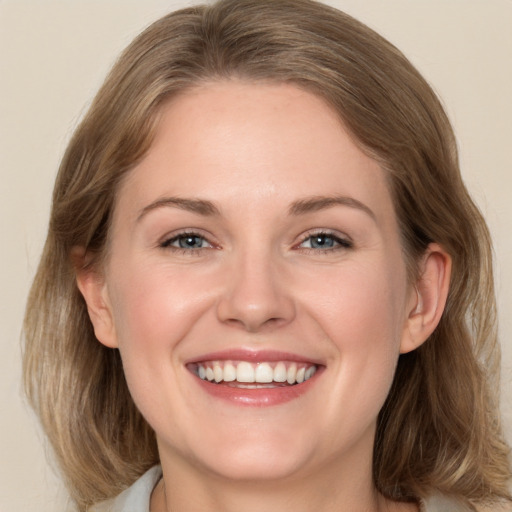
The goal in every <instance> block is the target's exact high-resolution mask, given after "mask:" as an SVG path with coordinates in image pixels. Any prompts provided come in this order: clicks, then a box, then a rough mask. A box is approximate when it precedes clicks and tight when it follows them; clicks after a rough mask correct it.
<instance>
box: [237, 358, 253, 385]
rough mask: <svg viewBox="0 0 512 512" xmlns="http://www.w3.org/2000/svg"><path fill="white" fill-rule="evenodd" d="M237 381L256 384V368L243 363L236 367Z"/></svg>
mask: <svg viewBox="0 0 512 512" xmlns="http://www.w3.org/2000/svg"><path fill="white" fill-rule="evenodd" d="M236 380H237V381H238V382H254V368H253V367H252V364H251V363H248V362H246V361H242V362H240V363H238V366H237V367H236Z"/></svg>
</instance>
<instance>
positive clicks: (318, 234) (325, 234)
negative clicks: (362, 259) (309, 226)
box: [295, 230, 354, 254]
mask: <svg viewBox="0 0 512 512" xmlns="http://www.w3.org/2000/svg"><path fill="white" fill-rule="evenodd" d="M314 238H316V239H319V238H330V239H332V240H333V242H334V244H335V245H333V246H332V247H327V248H320V247H318V248H313V247H302V248H301V247H300V246H301V245H302V244H304V243H305V242H307V241H308V240H313V239H314ZM295 247H297V248H299V249H301V250H302V251H306V252H308V253H309V252H311V253H314V254H318V253H320V254H326V253H332V252H335V251H340V250H347V249H352V248H353V247H354V244H353V243H352V241H351V240H349V239H348V238H342V237H341V236H338V235H336V234H334V233H333V232H331V231H327V230H319V231H310V232H309V233H307V234H306V235H305V236H304V238H303V239H302V240H301V241H300V243H299V244H297V245H296V246H295Z"/></svg>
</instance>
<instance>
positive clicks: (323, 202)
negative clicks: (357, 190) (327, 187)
mask: <svg viewBox="0 0 512 512" xmlns="http://www.w3.org/2000/svg"><path fill="white" fill-rule="evenodd" d="M340 205H341V206H349V207H350V208H355V209H357V210H361V211H363V212H364V213H366V214H368V215H369V216H370V217H371V218H372V219H373V220H374V221H376V220H377V217H376V216H375V213H373V211H372V210H371V209H370V208H369V207H368V206H366V205H365V204H364V203H362V202H361V201H358V200H357V199H354V198H353V197H348V196H312V197H306V198H304V199H299V200H298V201H295V202H294V203H292V204H291V206H290V209H289V213H290V215H304V214H306V213H311V212H317V211H319V210H325V209H327V208H332V207H334V206H340Z"/></svg>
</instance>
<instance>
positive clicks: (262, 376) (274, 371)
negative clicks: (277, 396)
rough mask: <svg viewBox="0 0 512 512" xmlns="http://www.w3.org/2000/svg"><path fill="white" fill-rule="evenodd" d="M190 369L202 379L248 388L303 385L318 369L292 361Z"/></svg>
mask: <svg viewBox="0 0 512 512" xmlns="http://www.w3.org/2000/svg"><path fill="white" fill-rule="evenodd" d="M187 367H188V369H189V370H190V371H191V372H192V373H194V374H195V375H196V376H197V377H199V378H200V379H202V380H205V381H208V382H212V383H216V384H225V385H228V386H232V387H243V388H249V389H250V388H254V389H257V388H261V387H283V386H294V385H297V384H302V383H303V382H305V381H307V380H309V379H310V378H312V377H313V376H314V375H315V374H316V373H317V371H318V370H319V367H318V365H316V364H313V363H298V362H292V361H277V362H274V361H273V362H257V363H252V362H249V361H202V362H198V363H192V364H189V365H187Z"/></svg>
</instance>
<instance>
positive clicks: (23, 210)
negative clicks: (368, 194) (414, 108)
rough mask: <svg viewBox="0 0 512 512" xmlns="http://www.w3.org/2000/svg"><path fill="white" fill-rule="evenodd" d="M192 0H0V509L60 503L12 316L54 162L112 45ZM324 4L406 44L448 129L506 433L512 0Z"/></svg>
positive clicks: (36, 240)
mask: <svg viewBox="0 0 512 512" xmlns="http://www.w3.org/2000/svg"><path fill="white" fill-rule="evenodd" d="M190 3H192V2H185V1H183V0H181V1H174V2H171V1H163V0H145V1H142V0H138V1H134V0H122V1H121V0H115V1H114V0H110V1H109V0H103V1H101V0H87V1H72V0H67V1H64V0H61V1H57V0H44V1H43V0H40V1H37V0H32V1H23V0H0V172H1V187H0V194H1V196H0V222H1V231H0V233H1V242H2V250H1V253H0V263H1V264H0V278H1V282H0V290H1V297H0V300H1V302H0V315H1V318H0V329H1V331H0V365H1V367H0V411H1V412H0V434H1V435H0V461H1V462H0V512H14V511H16V512H19V511H21V512H23V511H35V510H37V511H39V512H50V511H52V512H53V511H58V510H67V509H68V507H67V505H66V497H65V492H64V490H63V489H62V486H61V485H60V484H59V481H58V478H57V477H56V476H55V474H54V473H53V471H52V469H51V465H49V464H48V463H47V462H46V460H45V449H44V448H43V446H44V442H43V439H42V435H41V434H40V432H39V430H38V427H37V423H36V421H35V419H34V418H33V416H32V415H31V413H30V412H29V411H28V409H27V407H26V405H25V404H24V402H23V400H22V398H21V394H20V344H19V336H20V325H21V320H22V315H23V309H24V301H25V298H26V295H27V291H28V287H29V283H30V281H31V278H32V276H33V274H34V271H35V267H36V265H37V261H38V257H39V254H40V251H41V248H42V244H43V240H44V234H45V230H46V224H47V218H48V212H49V204H50V194H51V189H52V183H53V179H54V176H55V173H56V169H57V166H58V162H59V159H60V157H61V155H62V152H63V150H64V147H65V145H66V142H67V140H68V139H69V137H70V134H71V132H72V130H73V128H74V127H75V126H76V124H77V122H78V120H79V118H80V115H81V113H82V112H84V110H85V108H86V107H87V105H88V103H89V102H90V100H91V98H92V96H93V94H94V92H95V91H96V89H97V88H98V86H99V85H100V83H101V81H102V79H103V77H104V75H105V74H106V72H107V70H108V69H109V67H110V65H111V64H112V62H113V61H114V59H115V57H116V55H117V54H118V53H119V51H120V50H121V49H122V48H123V47H124V46H125V45H126V44H127V43H128V42H129V41H130V40H131V39H132V37H133V36H135V35H136V34H137V33H138V32H139V31H140V30H141V29H142V28H143V27H145V26H146V25H147V24H148V23H149V22H150V21H152V20H154V19H156V18H157V17H159V16H160V15H162V14H164V13H165V12H167V11H169V10H172V9H174V8H176V7H180V6H182V5H187V4H190ZM330 3H331V4H333V5H335V6H337V7H339V8H341V9H345V10H346V11H347V12H349V13H351V14H353V15H355V16H356V17H358V18H359V19H361V20H362V21H364V22H366V23H367V24H369V25H370V26H372V27H373V28H376V29H377V30H378V31H380V32H381V33H382V34H383V35H385V36H386V37H388V38H389V39H390V40H391V41H392V42H393V43H395V44H396V45H397V46H398V47H399V48H401V49H402V50H403V51H404V52H405V53H406V55H407V56H408V57H409V58H410V59H411V60H412V61H413V63H415V64H416V65H417V66H418V67H419V69H420V71H422V72H423V73H424V75H425V76H426V77H427V79H428V80H429V81H430V82H431V83H432V84H434V87H435V89H436V90H437V91H438V92H439V94H440V95H441V96H442V98H443V100H444V102H445V105H446V107H447V110H448V112H449V115H450V117H451V119H452V121H453V123H454V125H455V129H456V132H457V133H458V136H459V144H460V150H461V160H462V167H463V173H464V175H465V178H466V181H467V183H468V185H469V187H470V189H471V191H472V192H473V195H474V196H475V198H476V200H477V202H478V203H479V205H480V206H481V208H482V209H483V210H484V213H485V215H486V217H487V219H488V221H489V224H490V226H491V229H492V232H493V234H494V238H495V245H496V259H497V262H498V273H497V283H498V294H499V306H500V321H501V339H502V343H503V352H504V360H503V365H504V370H505V372H504V376H503V410H504V416H505V423H506V430H507V435H508V437H509V439H511V440H512V397H511V396H510V395H511V393H510V391H511V389H512V342H511V335H512V318H511V315H510V312H511V311H512V233H511V232H512V201H510V195H511V192H512V173H511V157H510V153H511V147H512V100H511V91H512V29H511V27H512V1H511V0H331V1H330ZM56 356H57V355H56Z"/></svg>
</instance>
